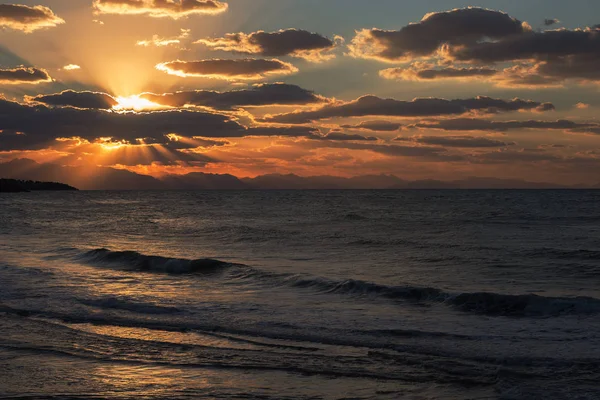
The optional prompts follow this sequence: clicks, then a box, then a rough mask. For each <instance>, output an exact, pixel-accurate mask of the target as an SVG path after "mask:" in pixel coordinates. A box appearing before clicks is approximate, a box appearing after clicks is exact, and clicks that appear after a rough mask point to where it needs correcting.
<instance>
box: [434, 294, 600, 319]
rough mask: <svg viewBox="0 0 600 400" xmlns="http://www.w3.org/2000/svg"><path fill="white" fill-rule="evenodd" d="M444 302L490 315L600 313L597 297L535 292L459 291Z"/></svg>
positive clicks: (532, 315) (526, 315)
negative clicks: (539, 293)
mask: <svg viewBox="0 0 600 400" xmlns="http://www.w3.org/2000/svg"><path fill="white" fill-rule="evenodd" d="M444 302H445V303H446V304H449V305H452V306H453V307H455V308H457V309H459V310H461V311H466V312H474V313H478V314H485V315H490V316H515V317H548V316H559V315H591V314H597V313H600V299H596V298H593V297H545V296H539V295H535V294H524V295H509V294H499V293H486V292H481V293H460V294H457V295H450V296H449V297H448V298H447V299H446V300H445V301H444Z"/></svg>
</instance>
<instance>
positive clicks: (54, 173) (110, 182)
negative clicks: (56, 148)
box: [0, 158, 165, 190]
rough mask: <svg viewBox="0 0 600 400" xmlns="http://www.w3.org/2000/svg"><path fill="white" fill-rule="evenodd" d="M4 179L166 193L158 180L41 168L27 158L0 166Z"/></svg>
mask: <svg viewBox="0 0 600 400" xmlns="http://www.w3.org/2000/svg"><path fill="white" fill-rule="evenodd" d="M0 176H1V177H3V178H12V179H26V180H34V181H45V182H64V183H66V184H68V185H71V186H74V187H76V188H79V189H82V190H153V189H164V188H165V187H164V184H163V183H162V182H161V181H159V180H158V179H156V178H153V177H151V176H147V175H140V174H136V173H134V172H130V171H126V170H120V169H115V168H106V167H64V166H60V165H56V164H50V163H45V164H39V163H37V162H35V161H33V160H30V159H27V158H19V159H14V160H12V161H9V162H6V163H2V164H0Z"/></svg>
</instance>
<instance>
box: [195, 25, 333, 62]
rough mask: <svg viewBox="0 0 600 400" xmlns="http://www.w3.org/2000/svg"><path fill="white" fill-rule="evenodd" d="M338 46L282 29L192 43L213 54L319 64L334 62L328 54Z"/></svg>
mask: <svg viewBox="0 0 600 400" xmlns="http://www.w3.org/2000/svg"><path fill="white" fill-rule="evenodd" d="M341 42H343V39H342V38H341V37H338V36H336V37H335V38H334V39H333V40H332V39H329V38H327V37H325V36H322V35H320V34H318V33H312V32H308V31H305V30H299V29H285V30H280V31H277V32H264V31H258V32H254V33H250V34H246V33H229V34H227V35H225V36H224V37H221V38H208V39H200V40H198V41H196V42H195V43H199V44H203V45H205V46H207V47H209V48H211V49H213V50H223V51H230V52H235V53H243V54H256V55H261V56H267V57H280V56H292V57H299V58H304V59H306V60H308V61H312V62H320V61H325V60H329V59H331V58H334V57H335V56H334V55H333V54H331V51H332V50H334V49H335V47H336V46H337V45H338V44H339V43H341Z"/></svg>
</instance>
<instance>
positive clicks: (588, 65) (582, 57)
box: [448, 28, 600, 86]
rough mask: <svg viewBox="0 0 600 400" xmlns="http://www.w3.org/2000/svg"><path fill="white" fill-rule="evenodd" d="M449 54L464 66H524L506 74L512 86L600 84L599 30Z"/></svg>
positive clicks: (542, 35)
mask: <svg viewBox="0 0 600 400" xmlns="http://www.w3.org/2000/svg"><path fill="white" fill-rule="evenodd" d="M448 54H449V56H450V57H451V58H453V59H455V60H457V61H460V62H475V63H497V62H521V64H518V65H515V66H513V67H511V68H507V69H506V70H505V75H506V77H505V80H506V81H508V83H510V84H512V85H524V86H548V85H556V84H560V83H562V82H563V81H565V80H568V79H575V80H584V81H585V80H589V81H600V69H598V68H597V66H598V64H599V63H600V30H599V29H598V28H586V29H575V30H567V29H559V30H550V31H543V32H527V33H523V34H520V35H513V36H509V37H506V38H502V39H501V40H498V41H488V42H481V43H476V44H472V45H469V46H464V47H456V48H451V49H450V50H449V52H448Z"/></svg>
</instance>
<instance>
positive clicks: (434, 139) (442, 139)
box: [395, 136, 515, 148]
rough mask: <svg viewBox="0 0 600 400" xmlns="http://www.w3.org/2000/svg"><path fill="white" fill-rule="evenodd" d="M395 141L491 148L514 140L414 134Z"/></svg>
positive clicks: (511, 143) (508, 144)
mask: <svg viewBox="0 0 600 400" xmlns="http://www.w3.org/2000/svg"><path fill="white" fill-rule="evenodd" d="M395 140H397V141H408V142H414V143H419V144H426V145H431V146H443V147H459V148H491V147H506V146H514V145H515V142H503V141H500V140H495V139H488V138H484V137H474V136H414V137H411V138H396V139H395Z"/></svg>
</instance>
